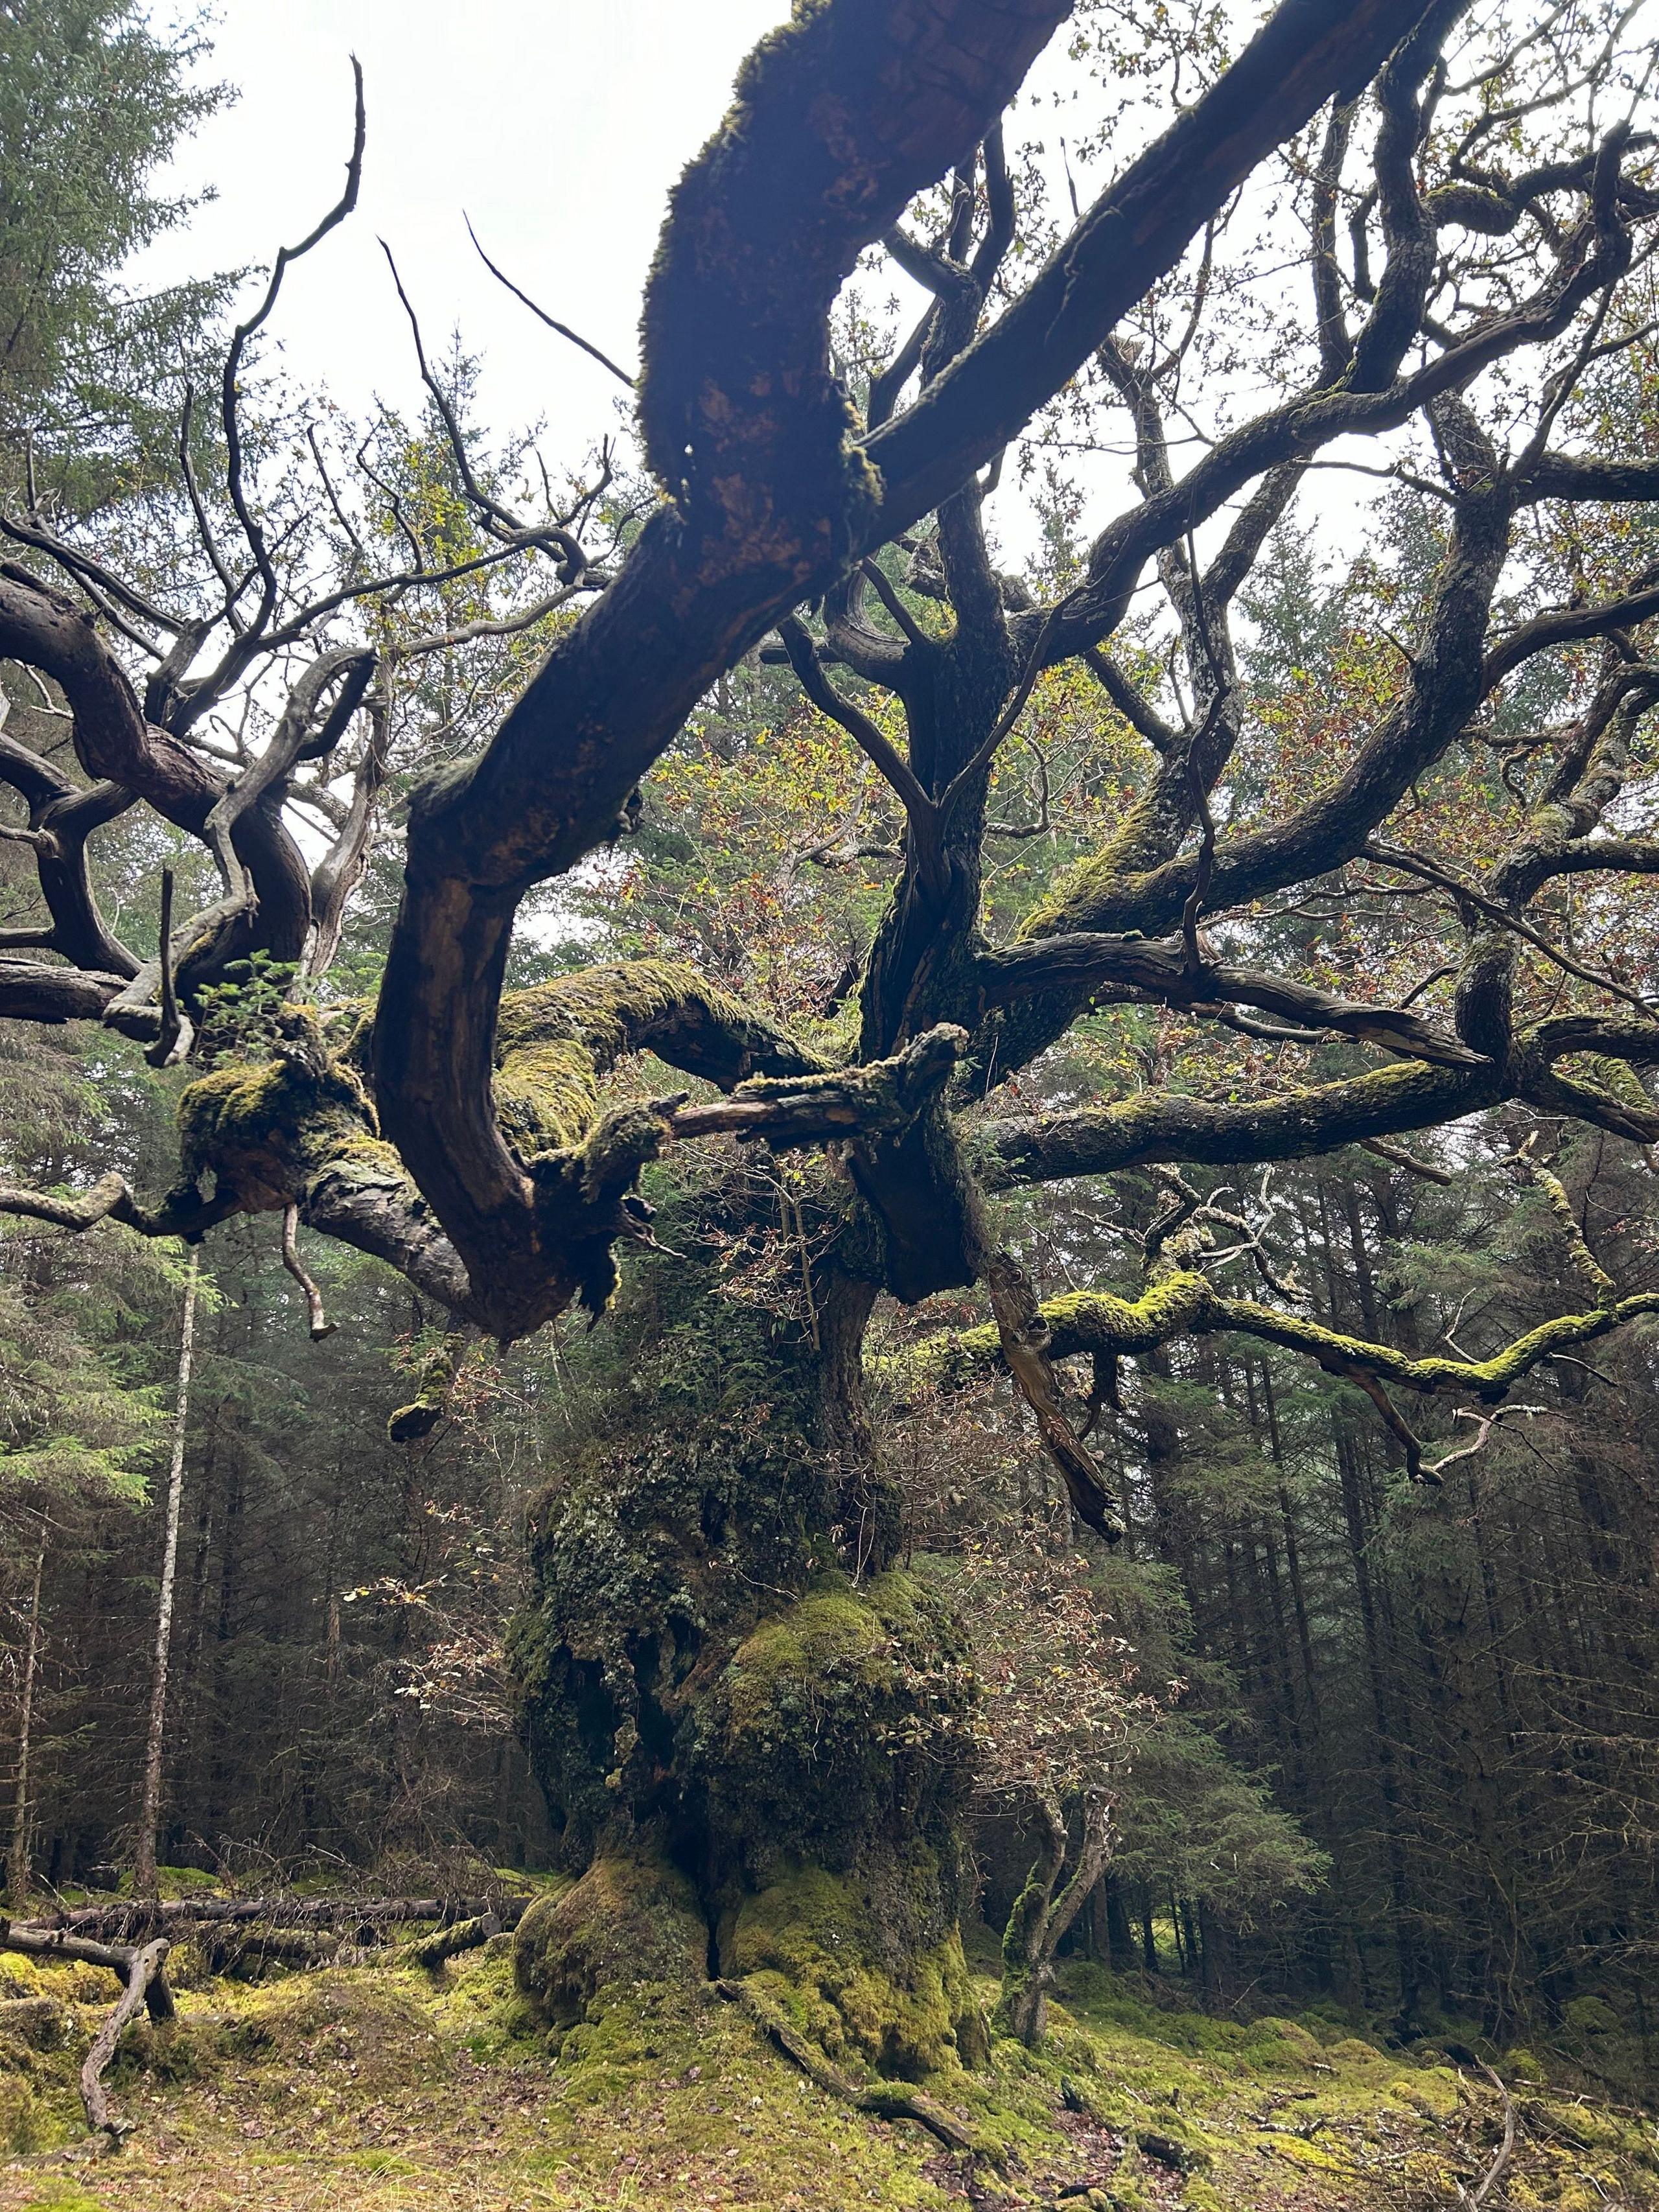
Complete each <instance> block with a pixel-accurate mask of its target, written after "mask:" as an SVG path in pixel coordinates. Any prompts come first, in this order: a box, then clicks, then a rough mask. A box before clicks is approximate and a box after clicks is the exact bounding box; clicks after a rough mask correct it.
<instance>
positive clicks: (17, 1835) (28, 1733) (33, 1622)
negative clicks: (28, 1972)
mask: <svg viewBox="0 0 1659 2212" xmlns="http://www.w3.org/2000/svg"><path fill="white" fill-rule="evenodd" d="M46 1534H47V1522H46V1515H45V1514H44V1513H43V1514H42V1515H41V1516H40V1547H39V1549H38V1550H37V1551H36V1553H35V1554H34V1588H33V1592H32V1593H31V1595H30V1598H29V1638H28V1644H27V1650H26V1651H25V1654H24V1658H23V1695H22V1700H21V1708H20V1711H19V1713H18V1720H17V1794H16V1796H15V1799H14V1801H13V1804H12V1811H11V1847H10V1849H9V1851H8V1852H7V1854H6V1892H7V1895H8V1896H9V1899H10V1900H11V1906H12V1910H13V1911H15V1912H18V1911H21V1910H22V1909H23V1907H24V1905H26V1904H27V1901H28V1893H29V1812H30V1806H29V1751H30V1747H31V1743H32V1741H33V1732H34V1680H35V1674H36V1671H37V1669H38V1668H39V1665H40V1583H41V1580H42V1578H43V1577H44V1576H45V1574H46Z"/></svg>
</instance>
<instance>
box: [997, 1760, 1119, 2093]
mask: <svg viewBox="0 0 1659 2212" xmlns="http://www.w3.org/2000/svg"><path fill="white" fill-rule="evenodd" d="M1037 1813H1038V1815H1039V1819H1040V1821H1041V1832H1040V1839H1039V1843H1038V1847H1037V1855H1036V1859H1035V1860H1034V1861H1033V1863H1032V1866H1031V1870H1030V1874H1029V1875H1027V1876H1026V1877H1025V1887H1024V1888H1023V1889H1022V1890H1021V1891H1020V1893H1019V1895H1018V1897H1017V1898H1016V1899H1014V1905H1013V1910H1012V1912H1011V1913H1010V1914H1009V1915H1008V1924H1007V1926H1006V1929H1004V1930H1003V1936H1002V1989H1001V1992H1000V1996H998V1999H997V2008H996V2013H995V2015H994V2024H995V2025H996V2027H999V2028H1000V2029H1001V2030H1002V2031H1003V2032H1004V2033H1006V2034H1008V2035H1017V2036H1018V2038H1019V2039H1020V2041H1021V2042H1022V2043H1024V2045H1027V2047H1028V2048H1030V2049H1032V2050H1035V2049H1036V2045H1038V2044H1040V2043H1041V2042H1042V2039H1043V2035H1044V2033H1046V2031H1047V2028H1048V1991H1049V1990H1050V1988H1051V1987H1052V1985H1053V1983H1054V1955H1055V1954H1056V1952H1057V1951H1058V1950H1059V1948H1060V1941H1061V1939H1062V1937H1063V1936H1065V1934H1066V1930H1067V1929H1069V1928H1070V1927H1071V1925H1072V1923H1073V1921H1074V1920H1075V1919H1076V1918H1077V1916H1078V1914H1079V1912H1080V1911H1081V1910H1082V1909H1083V1905H1084V1901H1085V1899H1086V1898H1087V1897H1088V1895H1089V1893H1090V1892H1091V1890H1092V1889H1093V1887H1094V1886H1095V1884H1096V1883H1097V1881H1099V1879H1100V1877H1101V1875H1102V1874H1103V1872H1104V1870H1105V1866H1106V1861H1107V1859H1108V1857H1109V1855H1110V1851H1111V1834H1112V1830H1111V1808H1110V1807H1109V1804H1108V1803H1107V1801H1106V1799H1105V1798H1104V1797H1103V1796H1101V1795H1100V1794H1099V1793H1098V1792H1091V1793H1090V1794H1089V1795H1087V1796H1085V1799H1084V1802H1083V1809H1082V1822H1081V1833H1080V1836H1079V1842H1078V1844H1077V1849H1076V1853H1075V1857H1073V1863H1072V1871H1071V1873H1070V1875H1069V1876H1068V1877H1067V1879H1066V1881H1065V1882H1064V1884H1063V1885H1062V1883H1061V1881H1060V1876H1061V1875H1062V1874H1063V1873H1065V1870H1066V1858H1067V1855H1068V1853H1070V1852H1071V1850H1072V1844H1071V1838H1070V1835H1069V1833H1068V1832H1067V1828H1066V1814H1065V1809H1064V1808H1063V1807H1062V1806H1061V1804H1060V1800H1059V1798H1058V1797H1056V1796H1053V1795H1051V1794H1050V1793H1049V1792H1048V1791H1046V1790H1044V1791H1040V1792H1039V1793H1038V1796H1037Z"/></svg>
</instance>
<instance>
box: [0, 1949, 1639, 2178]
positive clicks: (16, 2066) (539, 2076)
mask: <svg viewBox="0 0 1659 2212" xmlns="http://www.w3.org/2000/svg"><path fill="white" fill-rule="evenodd" d="M508 1949H509V1946H508V1944H507V1939H505V1938H497V1939H495V1942H494V1943H492V1944H491V1945H490V1946H489V1948H488V1950H487V1951H485V1952H484V1953H482V1954H472V1955H471V1957H468V1958H463V1959H461V1960H458V1961H455V1962H453V1963H452V1964H451V1965H450V1966H447V1967H446V1968H444V1969H443V1970H441V1972H438V1973H436V1974H428V1973H425V1972H421V1971H419V1970H418V1969H414V1968H406V1967H398V1966H391V1965H379V1966H350V1967H341V1968H332V1969H329V1970H327V1971H325V1972H308V1973H295V1974H286V1975H280V1974H275V1973H272V1974H271V1975H270V1978H265V1979H262V1980H257V1981H253V1982H246V1981H239V1980H231V1979H227V1978H213V1977H210V1976H208V1975H207V1974H206V1973H205V1972H204V1971H202V1970H201V1969H200V1967H199V1966H196V1967H195V1968H194V1969H192V1962H191V1954H190V1951H189V1948H188V1947H185V1948H183V1949H182V1950H181V1951H180V1952H179V1953H178V1954H175V1960H176V1965H177V1967H178V1973H177V1980H178V1984H179V2020H178V2021H177V2022H176V2023H175V2024H174V2025H173V2026H172V2027H163V2028H155V2027H149V2026H148V2025H141V2026H138V2027H135V2028H133V2029H132V2030H130V2031H129V2033H128V2036H127V2039H126V2040H125V2043H124V2045H123V2049H122V2052H121V2055H120V2057H118V2060H117V2063H116V2065H115V2067H114V2069H112V2075H111V2087H112V2092H113V2093H114V2096H115V2099H116V2101H117V2104H118V2108H119V2109H120V2110H121V2112H123V2113H124V2114H125V2115H126V2116H127V2117H128V2118H130V2119H131V2120H132V2121H133V2122H134V2123H135V2126H134V2130H133V2132H132V2134H131V2136H130V2137H129V2139H128V2142H127V2144H126V2147H125V2148H124V2149H123V2150H121V2151H120V2152H118V2153H109V2152H103V2153H97V2152H94V2150H93V2149H92V2148H89V2146H88V2142H87V2139H86V2137H85V2135H84V2132H83V2130H82V2122H81V2115H80V2108H79V2103H78V2100H77V2098H76V2090H75V2079H76V2069H77V2068H78V2065H79V2063H80V2059H81V2057H82V2055H83V2053H84V2051H85V2049H86V2046H87V2043H88V2039H89V2037H90V2035H91V2034H92V2033H93V2032H94V2029H95V2027H96V2026H97V2024H98V2022H99V2021H100V2019H101V2017H102V2015H103V2014H104V2012H105V2011H106V2009H107V2007H108V2005H109V2003H110V2002H111V2000H112V1995H113V1984H112V1977H111V1976H109V1975H108V1974H107V1973H106V1972H103V1971H101V1970H100V1969H98V1968H95V1967H89V1966H41V1965H40V1964H39V1963H38V1962H35V1961H32V1960H23V1959H21V1958H16V1957H13V1956H9V1955H8V1956H3V1957H0V1981H3V1983H4V1984H5V1987H4V1990H3V1992H0V1995H3V1996H4V1997H5V1998H6V1999H7V2000H9V2002H10V2004H11V2006H12V2007H13V2009H14V2015H15V2008H16V2004H17V2000H19V1999H23V1998H30V1997H33V1998H40V1997H46V1998H49V1999H51V2000H52V2013H53V2019H54V2022H55V2025H52V2026H50V2027H44V2028H43V2027H42V2023H41V2019H40V2012H41V2008H39V2007H36V2008H33V2012H32V2013H31V2015H30V2019H29V2023H28V2028H27V2035H25V2034H23V2033H12V2032H11V2031H10V2030H9V2029H8V2028H7V2027H5V2026H4V2025H3V2022H0V2127H3V2128H4V2130H6V2132H7V2135H8V2136H9V2142H10V2145H11V2148H10V2151H9V2155H8V2156H6V2157H5V2159H4V2160H3V2162H0V2212H48V2208H50V2212H233V2208H235V2212H243V2208H247V2212H252V2208H253V2207H255V2206H257V2207H258V2208H260V2212H302V2208H305V2209H306V2212H310V2208H321V2207H328V2208H330V2212H334V2208H338V2207H349V2208H353V2212H355V2208H356V2207H359V2206H361V2207H363V2208H365V2212H416V2208H418V2212H463V2208H465V2212H599V2208H601V2207H605V2208H610V2207H630V2208H635V2212H659V2208H660V2212H669V2208H672V2212H707V2208H714V2207H727V2206H732V2207H737V2206H752V2207H756V2208H759V2212H846V2208H849V2207H857V2206H858V2205H860V2204H879V2205H890V2206H895V2207H915V2208H919V2212H944V2208H945V2207H947V2206H957V2207H961V2206H963V2205H966V2204H968V2203H973V2204H975V2205H996V2204H1006V2205H1008V2206H1013V2205H1039V2204H1041V2205H1052V2204H1054V2203H1057V2202H1064V2203H1066V2204H1067V2205H1068V2206H1069V2205H1073V2204H1075V2205H1079V2206H1082V2207H1084V2208H1087V2212H1110V2209H1111V2208H1115V2212H1151V2208H1153V2207H1159V2208H1175V2207H1185V2208H1187V2212H1244V2208H1246V2207H1248V2208H1249V2212H1322V2208H1329V2209H1330V2212H1338V2208H1342V2207H1355V2208H1359V2207H1368V2208H1369V2207H1372V2206H1376V2207H1383V2206H1387V2207H1389V2208H1398V2212H1437V2208H1447V2212H1449V2208H1451V2207H1453V2206H1455V2205H1456V2204H1457V2203H1458V2202H1459V2195H1458V2191H1459V2186H1460V2185H1462V2187H1463V2188H1465V2189H1468V2188H1471V2187H1472V2186H1473V2185H1474V2183H1475V2182H1476V2180H1477V2179H1478V2178H1479V2176H1480V2173H1481V2172H1483V2171H1484V2169H1485V2167H1486V2165H1487V2164H1488V2163H1489V2161H1490V2160H1491V2157H1492V2153H1493V2149H1494V2148H1495V2146H1496V2144H1497V2142H1498V2134H1499V2127H1500V2121H1501V2102H1500V2099H1499V2097H1498V2093H1497V2092H1496V2090H1495V2089H1494V2088H1493V2087H1492V2086H1491V2084H1490V2083H1489V2082H1487V2081H1486V2080H1485V2079H1484V2078H1483V2077H1482V2076H1481V2075H1480V2074H1479V2073H1478V2072H1477V2071H1476V2070H1474V2069H1471V2068H1469V2067H1468V2066H1459V2065H1457V2064H1456V2063H1453V2061H1452V2060H1451V2059H1450V2058H1449V2057H1448V2056H1447V2055H1446V2054H1445V2052H1444V2051H1443V2050H1441V2049H1437V2048H1436V2047H1434V2046H1422V2047H1419V2049H1417V2050H1415V2051H1390V2050H1387V2049H1384V2048H1383V2047H1382V2046H1381V2045H1380V2044H1378V2043H1376V2042H1375V2041H1372V2040H1370V2039H1367V2038H1366V2037H1364V2036H1361V2035H1358V2034H1356V2033H1354V2032H1353V2030H1352V2027H1351V2025H1349V2024H1348V2023H1346V2022H1345V2021H1339V2020H1334V2019H1326V2018H1323V2017H1322V2016H1320V2015H1316V2014H1307V2015H1302V2016H1301V2017H1299V2018H1297V2019H1294V2020H1292V2019H1277V2018H1267V2019H1258V2020H1255V2021H1250V2022H1248V2023H1246V2022H1239V2021H1230V2020H1220V2019H1214V2018H1211V2017H1208V2016H1206V2015H1200V2014H1196V2013H1191V2012H1175V2011H1169V2010H1165V2009H1162V2008H1160V2007H1158V2005H1155V2004H1153V2003H1152V2002H1149V2001H1148V1998H1147V1996H1146V1994H1145V1992H1144V1990H1142V1988H1141V1986H1140V1985H1139V1984H1138V1983H1135V1982H1133V1981H1130V1980H1127V1979H1124V1978H1118V1979H1114V1978H1112V1977H1110V1976H1109V1975H1107V1974H1105V1973H1104V1972H1102V1971H1101V1970H1100V1969H1098V1968H1095V1967H1090V1966H1074V1967H1073V1968H1072V1969H1071V1970H1070V1971H1069V1972H1068V1973H1067V1975H1066V1978H1065V1981H1064V1984H1063V1986H1062V1990H1061V2001H1060V2002H1056V2004H1055V2005H1054V2010H1053V2015H1052V2018H1053V2029H1052V2033H1051V2034H1050V2037H1049V2039H1048V2044H1047V2045H1046V2046H1045V2048H1044V2050H1043V2051H1042V2053H1041V2054H1039V2055H1033V2054H1031V2053H1030V2052H1027V2051H1024V2049H1023V2048H1022V2047H1021V2046H1020V2045H1018V2044H1014V2043H1012V2042H1007V2041H1000V2042H999V2043H998V2044H997V2045H995V2046H994V2053H993V2059H992V2063H991V2065H990V2067H989V2068H988V2069H985V2070H983V2071H981V2072H978V2073H974V2074H968V2073H963V2072H962V2071H960V2070H954V2071H951V2072H950V2073H946V2074H941V2075H935V2076H934V2077H933V2079H932V2081H930V2082H929V2084H928V2087H929V2090H930V2093H932V2094H933V2095H934V2096H935V2097H937V2098H938V2099H939V2100H940V2101H941V2102H943V2103H945V2104H946V2105H947V2106H951V2108H952V2109H953V2110H954V2111H955V2112H957V2115H958V2116H959V2117H960V2118H962V2119H963V2121H965V2122H966V2123H967V2124H968V2125H969V2127H970V2128H971V2130H973V2131H974V2132H975V2135H976V2136H978V2138H979V2139H980V2141H981V2144H982V2146H983V2147H984V2154H982V2155H981V2157H980V2158H978V2159H977V2160H968V2159H967V2158H965V2157H963V2156H962V2155H959V2154H945V2153H944V2152H942V2151H941V2150H940V2148H939V2145H938V2144H937V2142H935V2141H934V2140H933V2138H932V2137H931V2136H928V2135H927V2134H925V2133H924V2132H923V2131H922V2130H921V2129H920V2128H919V2127H917V2126H916V2125H915V2124H914V2123H911V2122H908V2121H901V2122H898V2123H895V2124H886V2123H884V2122H881V2121H878V2120H875V2119H872V2118H869V2117H867V2116H866V2115H864V2114H861V2113H859V2112H854V2111H853V2110H851V2109H850V2108H849V2107H848V2106H846V2105H845V2104H843V2103H841V2102H839V2101H837V2100H836V2099H834V2098H833V2097H831V2096H829V2095H828V2094H826V2093H824V2092H823V2091H822V2090H820V2089H818V2088H817V2087H814V2086H813V2085H812V2084H811V2082H809V2081H806V2080H805V2079H804V2078H803V2076H802V2075H800V2074H799V2072H798V2071H796V2070H795V2069H794V2068H793V2066H792V2065H791V2064H789V2063H787V2061H786V2060H785V2059H784V2058H783V2057H781V2056H780V2055H779V2054H778V2053H776V2052H775V2051H774V2050H773V2049H772V2048H771V2047H770V2045H768V2044H767V2043H766V2042H764V2041H763V2039H762V2038H761V2037H760V2035H759V2034H758V2033H757V2030H756V2028H755V2027H754V2026H753V2025H752V2024H751V2022H750V2019H749V2017H748V2015H747V2014H746V2013H745V2012H744V2011H743V2010H742V2009H741V2008H738V2007H736V2006H733V2005H731V2004H727V2003H723V2002H720V2000H719V1999H718V1998H717V1997H716V1996H714V1993H713V1992H712V1991H710V1992H708V1993H707V1994H706V1995H704V1994H703V1993H701V1992H699V1993H691V1994H688V1993H686V1992H685V1991H684V1990H672V1989H669V1988H666V1987H664V1986H662V1985H653V1984H641V1983H632V1984H629V1983H622V1984H611V1986H610V1987H608V1988H606V1989H605V1990H601V1991H600V1992H599V1996H597V1997H596V1998H595V1999H594V2001H593V2002H592V2004H591V2005H590V2007H589V2013H588V2017H587V2019H586V2021H583V2022H581V2023H580V2024H579V2025H577V2026H576V2027H573V2028H570V2029H568V2030H567V2031H566V2032H564V2033H562V2037H556V2038H552V2039H550V2037H549V2036H548V2034H547V2033H546V2032H545V2031H544V2027H542V2025H541V2023H540V2022H539V2021H538V2019H537V2018H536V2016H535V2015H533V2014H532V2012H531V2011H530V2010H529V2009H528V2008H527V2007H526V2004H525V2002H524V2001H523V2000H522V1998H520V1996H518V1995H517V1994H516V1992H515V1991H514V1989H513V1979H512V1971H511V1961H510V1958H509V1956H508ZM977 1991H978V1994H979V1996H980V1997H981V2000H982V2001H983V2002H985V2003H986V2005H987V2008H988V2005H989V2002H990V2000H991V1998H992V1997H993V1996H994V1986H993V1984H991V1982H990V1981H989V1979H988V1978H986V1977H983V1976H981V1977H980V1978H979V1979H978V1983H977ZM555 2042H556V2044H557V2051H556V2055H555V2054H554V2051H553V2050H552V2049H551V2048H550V2044H551V2043H555ZM1522 2061H1523V2063H1521V2064H1520V2065H1518V2066H1517V2067H1515V2068H1512V2069H1510V2073H1511V2075H1513V2077H1514V2078H1513V2080H1512V2084H1511V2086H1512V2089H1513V2093H1514V2095H1515V2099H1516V2110H1517V2113H1518V2116H1519V2121H1520V2139H1519V2146H1518V2149H1517V2153H1516V2161H1515V2164H1514V2165H1513V2166H1512V2167H1511V2168H1510V2172H1508V2174H1507V2175H1506V2176H1505V2177H1504V2185H1503V2187H1502V2189H1501V2190H1500V2191H1498V2192H1496V2201H1502V2202H1504V2203H1507V2204H1509V2205H1510V2206H1512V2207H1515V2208H1517V2212H1541V2208H1544V2207H1548V2208H1552V2212H1601V2209H1602V2208H1604V2207H1607V2206H1616V2207H1621V2208H1627V2212H1649V2209H1650V2208H1654V2209H1655V2212H1659V2135H1656V2131H1655V2129H1654V2127H1653V2125H1652V2124H1650V2121H1648V2120H1647V2119H1646V2118H1643V2117H1642V2116H1640V2115H1639V2114H1638V2113H1637V2112H1633V2111H1628V2110H1625V2109H1621V2108H1616V2107H1613V2106H1609V2105H1607V2104H1605V2103H1601V2102H1598V2101H1597V2100H1595V2098H1594V2097H1593V2096H1591V2095H1590V2094H1589V2093H1588V2092H1587V2091H1585V2090H1584V2089H1583V2087H1577V2086H1575V2085H1573V2084H1571V2083H1568V2082H1556V2083H1553V2084H1547V2083H1545V2082H1543V2081H1539V2080H1537V2079H1535V2078H1534V2077H1535V2076H1536V2075H1538V2074H1539V2073H1540V2071H1541V2069H1540V2067H1539V2066H1538V2064H1537V2063H1536V2062H1535V2061H1530V2060H1527V2059H1526V2058H1525V2055H1524V2054H1522ZM1062 2191H1064V2192H1065V2193H1064V2196H1063V2197H1062V2196H1061V2192H1062Z"/></svg>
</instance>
